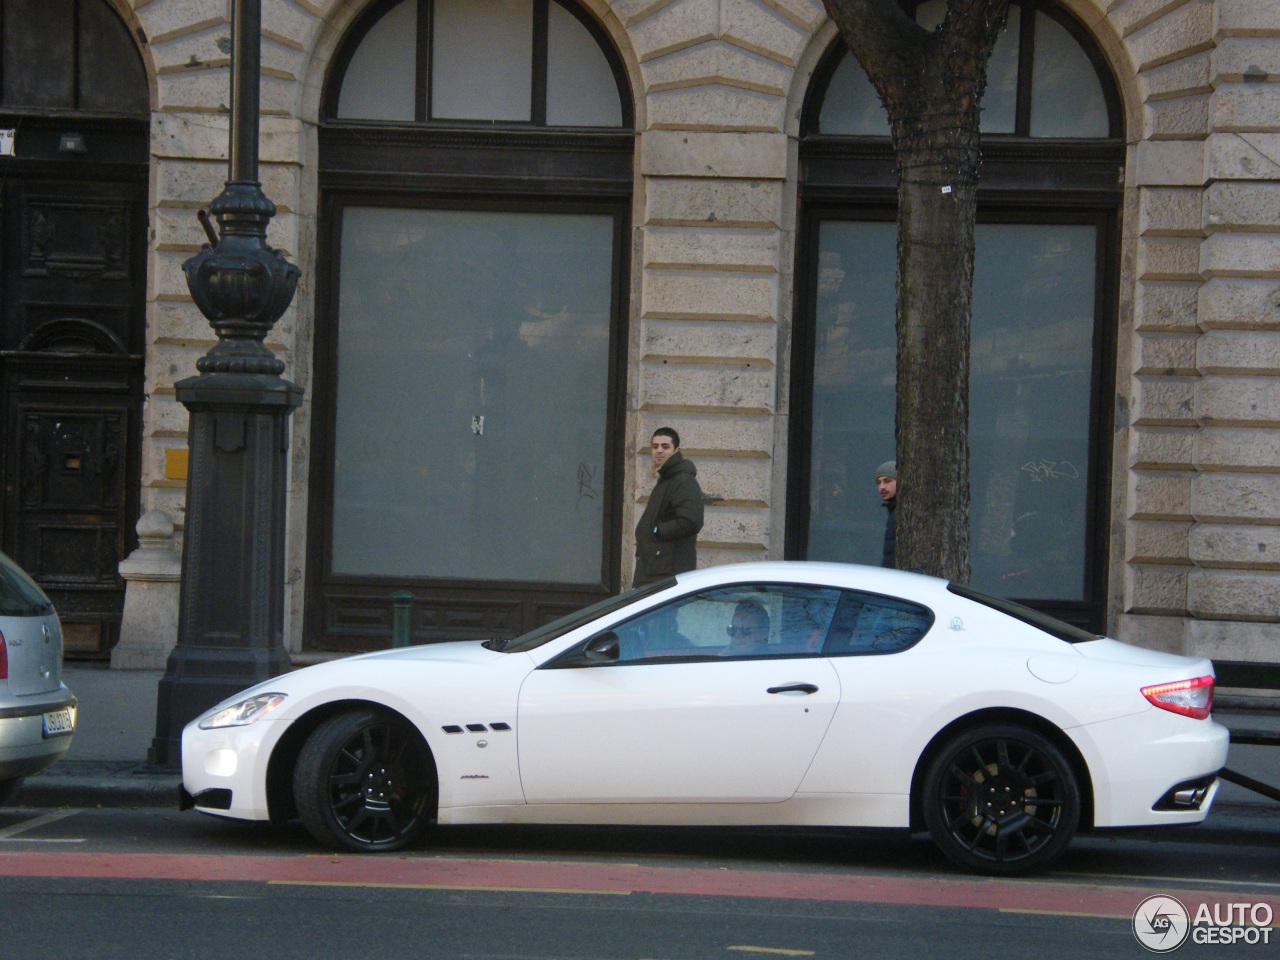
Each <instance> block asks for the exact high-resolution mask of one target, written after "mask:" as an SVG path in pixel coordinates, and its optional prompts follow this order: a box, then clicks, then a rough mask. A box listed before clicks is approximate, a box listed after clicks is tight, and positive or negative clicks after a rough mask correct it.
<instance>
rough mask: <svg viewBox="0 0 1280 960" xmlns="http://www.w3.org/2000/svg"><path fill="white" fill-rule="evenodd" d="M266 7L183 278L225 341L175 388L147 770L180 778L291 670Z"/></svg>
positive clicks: (246, 2) (286, 400) (234, 82)
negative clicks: (163, 606)
mask: <svg viewBox="0 0 1280 960" xmlns="http://www.w3.org/2000/svg"><path fill="white" fill-rule="evenodd" d="M261 33H262V7H261V0H235V3H234V5H233V8H232V51H231V87H232V96H231V144H230V171H229V173H230V175H229V178H228V180H227V183H226V186H225V188H224V189H223V191H222V193H221V194H220V195H219V196H218V197H217V198H216V199H215V200H214V201H213V203H212V204H211V205H210V211H211V213H212V215H213V219H215V220H216V221H217V224H218V230H217V231H214V230H213V228H212V227H211V226H210V225H209V223H208V220H207V218H202V219H203V220H204V223H205V228H206V231H207V232H209V235H210V240H211V241H212V242H211V243H208V244H205V245H204V246H203V247H202V249H201V250H200V252H199V253H198V254H196V255H195V256H194V257H192V258H191V259H190V260H188V261H187V262H186V263H185V264H183V269H184V270H185V271H186V275H187V285H188V287H189V288H190V290H191V296H192V299H193V300H194V301H195V303H196V306H197V307H199V308H200V312H201V313H203V314H204V316H205V317H206V318H208V320H209V322H210V324H212V326H213V329H214V332H215V333H217V335H218V342H217V344H216V345H215V346H214V347H213V348H212V349H211V350H210V351H209V352H208V353H207V354H205V355H204V356H203V357H201V358H200V359H199V360H198V361H197V362H196V369H197V370H198V371H199V375H198V376H195V377H190V378H188V379H186V380H182V381H180V382H179V383H178V384H177V385H176V391H177V397H178V400H179V401H180V402H181V403H182V404H183V405H184V406H185V407H186V408H187V410H188V411H189V412H190V427H189V433H188V444H189V448H190V470H189V473H188V478H187V519H186V532H185V537H184V542H183V550H182V595H181V601H180V607H179V622H178V642H177V646H176V647H175V648H174V650H173V652H172V653H171V654H170V656H169V661H168V665H167V669H166V671H165V675H164V677H163V678H162V679H161V680H160V688H159V693H158V698H157V705H156V736H155V739H154V741H153V742H152V747H151V756H150V758H149V759H150V761H151V763H153V764H155V765H157V766H163V767H169V768H176V767H178V766H180V764H181V738H182V728H183V727H184V726H185V725H186V724H187V723H188V722H190V721H191V720H192V719H194V718H195V717H196V716H198V715H199V714H201V713H202V712H204V711H205V710H207V709H208V708H209V707H211V706H213V705H214V704H216V703H218V702H220V701H221V700H224V699H226V698H228V697H230V696H232V695H234V694H235V693H237V692H238V691H240V690H242V689H244V688H245V687H248V686H250V685H252V684H254V683H257V682H259V681H261V680H266V679H268V678H269V677H272V676H276V675H277V674H280V673H284V672H285V671H287V670H288V669H289V667H290V662H289V655H288V653H287V652H286V650H285V648H284V637H283V624H284V533H285V523H284V520H285V498H286V481H287V476H288V452H289V417H290V415H291V414H292V413H293V411H294V409H296V408H297V406H298V404H299V403H301V401H302V388H301V387H299V386H298V385H297V384H294V383H291V382H289V381H288V380H285V379H284V378H283V377H281V376H280V375H281V374H282V373H283V372H284V363H283V362H281V361H280V360H279V359H278V358H277V357H276V356H275V355H274V354H272V352H271V350H270V349H269V348H268V347H267V346H266V345H265V344H264V342H263V341H264V340H265V339H266V336H267V334H268V333H269V332H270V331H271V328H272V327H273V326H274V325H275V323H276V321H277V320H279V319H280V317H281V315H282V314H283V313H284V311H285V310H286V309H287V308H288V306H289V303H290V302H291V301H292V300H293V295H294V291H295V290H296V288H297V284H298V278H299V276H300V271H299V270H298V268H297V267H296V266H294V265H293V264H291V263H289V262H288V261H287V260H286V259H285V258H284V256H283V255H282V254H281V253H280V252H279V251H278V250H275V249H273V248H272V247H270V246H268V244H267V225H268V223H269V222H270V220H271V218H272V217H273V216H275V212H276V209H275V205H274V204H273V203H272V202H271V201H270V200H269V199H267V197H266V195H265V194H263V192H262V185H261V184H260V183H259V182H258V117H259V105H258V98H259V91H260V87H261V77H260V55H261V42H262V41H261Z"/></svg>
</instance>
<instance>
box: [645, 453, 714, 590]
mask: <svg viewBox="0 0 1280 960" xmlns="http://www.w3.org/2000/svg"><path fill="white" fill-rule="evenodd" d="M701 529H702V488H701V487H700V486H698V468H697V467H695V466H694V465H693V462H692V461H691V460H686V459H685V458H684V454H682V453H675V454H673V455H672V456H671V457H670V458H669V459H668V460H667V462H666V463H664V464H663V465H662V468H661V469H660V470H658V482H657V484H656V485H655V486H654V488H653V493H651V494H649V504H648V506H646V507H645V508H644V513H643V514H642V515H641V517H640V522H639V523H638V524H637V525H636V575H635V579H634V580H633V581H632V586H636V587H638V586H640V584H642V583H652V582H653V581H655V580H661V579H662V578H664V577H669V576H671V575H672V574H676V573H684V572H685V571H686V570H692V569H693V568H694V567H696V566H697V565H698V550H697V546H698V531H699V530H701Z"/></svg>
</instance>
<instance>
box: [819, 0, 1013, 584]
mask: <svg viewBox="0 0 1280 960" xmlns="http://www.w3.org/2000/svg"><path fill="white" fill-rule="evenodd" d="M824 3H825V5H826V8H827V12H828V13H829V14H830V15H831V18H832V19H833V20H834V21H835V22H836V25H837V26H838V27H839V28H840V35H841V37H842V38H843V39H844V41H845V43H846V44H847V45H848V46H849V49H850V50H851V51H852V52H853V54H854V56H855V57H856V58H857V60H858V62H859V63H860V64H861V65H862V68H863V69H864V70H865V71H866V72H867V76H868V77H870V79H871V82H872V84H873V85H874V86H875V88H876V91H877V92H878V93H879V94H880V98H881V100H882V101H883V103H884V105H885V109H886V111H887V112H888V114H889V128H890V132H891V137H892V141H893V149H894V157H895V159H896V161H897V167H898V310H897V342H898V370H897V419H896V446H897V460H898V478H899V479H898V507H897V511H898V521H897V558H896V560H897V565H898V566H899V567H900V568H902V569H907V570H923V571H924V572H925V573H930V574H933V575H935V576H940V577H947V578H949V579H954V580H960V581H965V580H968V579H969V329H970V319H971V316H972V308H973V228H974V220H975V214H976V210H977V183H978V159H979V139H978V120H979V103H980V100H981V97H982V91H983V88H984V86H985V84H986V69H987V61H988V60H989V59H990V56H991V50H992V48H993V47H994V46H995V41H996V37H997V36H998V34H999V32H1000V29H1001V27H1002V26H1003V25H1004V18H1005V13H1006V11H1007V8H1008V0H947V14H946V18H945V20H944V21H943V24H942V26H941V27H939V29H938V30H936V31H934V32H932V33H931V32H929V31H926V30H924V29H923V28H922V27H919V26H918V25H916V23H915V22H914V21H912V20H911V19H910V18H909V17H907V15H906V14H905V13H904V12H903V11H902V8H901V7H900V6H898V4H897V2H896V0H824Z"/></svg>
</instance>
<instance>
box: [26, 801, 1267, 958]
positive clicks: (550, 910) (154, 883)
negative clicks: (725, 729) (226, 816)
mask: <svg viewBox="0 0 1280 960" xmlns="http://www.w3.org/2000/svg"><path fill="white" fill-rule="evenodd" d="M1173 834H1176V835H1173ZM1234 839H1235V842H1222V836H1221V835H1217V837H1216V839H1215V842H1212V843H1209V842H1204V841H1203V840H1202V839H1198V836H1197V834H1196V833H1195V831H1194V829H1193V830H1190V831H1180V832H1166V833H1164V834H1162V835H1159V836H1153V835H1140V834H1134V835H1123V836H1117V837H1089V838H1082V839H1080V840H1078V841H1077V842H1076V843H1075V844H1074V845H1073V847H1072V849H1071V850H1070V851H1069V852H1068V854H1067V856H1066V857H1065V858H1064V859H1063V861H1062V862H1061V864H1060V868H1059V869H1056V870H1055V871H1053V873H1052V874H1050V875H1048V876H1045V877H1040V878H1034V879H1029V880H1015V881H1000V880H989V879H982V878H976V877H972V876H970V875H967V874H963V873H960V872H958V871H956V870H953V869H952V868H950V867H949V866H948V865H946V864H945V863H943V862H942V861H941V860H940V858H939V856H938V855H937V853H936V852H935V851H934V850H933V848H932V846H931V845H930V844H929V843H928V842H927V841H925V840H923V839H921V838H912V837H907V836H904V835H902V834H900V833H895V832H876V831H834V830H771V831H745V830H740V831H735V830H699V831H695V830H665V829H639V828H636V829H615V828H608V829H604V828H599V829H590V830H583V829H580V828H541V827H538V828H527V827H526V828H512V827H466V828H449V829H443V830H438V831H436V833H435V836H434V837H433V841H432V844H431V845H430V846H429V847H428V848H426V849H424V850H421V851H413V852H410V853H406V854H399V855H388V856H348V855H336V854H329V853H326V852H324V851H322V850H320V848H318V847H316V846H314V845H313V844H312V843H311V842H310V841H309V840H308V839H307V838H306V836H305V835H304V834H302V833H301V831H298V830H287V831H283V832H280V831H273V830H271V829H269V828H265V827H262V826H259V825H242V824H236V823H227V822H223V821H218V820H214V819H211V818H208V817H203V816H200V815H198V814H194V813H185V814H179V813H177V812H171V811H163V810H121V809H114V810H75V809H65V810H55V811H50V810H36V809H29V810H21V809H16V810H6V811H0V904H3V905H4V914H5V915H6V916H21V917H23V918H24V922H23V924H22V925H21V929H20V930H17V929H15V928H13V927H11V926H10V925H9V924H5V927H6V930H5V932H4V934H2V935H0V936H2V937H3V945H4V949H3V951H0V954H3V955H4V956H6V957H8V956H12V957H15V958H16V957H21V958H23V960H37V958H40V957H44V956H48V957H51V958H52V957H57V958H59V960H63V958H66V957H68V956H76V955H82V954H84V953H86V952H89V951H92V954H93V956H94V957H95V960H111V958H114V957H119V958H122V960H123V958H128V960H137V958H138V957H147V958H150V957H174V958H177V957H201V958H202V957H218V958H224V957H226V956H228V955H233V954H236V953H244V952H246V951H248V950H252V952H253V953H255V954H259V955H267V956H272V957H273V960H279V958H287V957H293V956H298V957H303V956H306V957H307V958H308V960H324V958H328V957H333V958H340V960H358V958H363V957H370V958H373V957H378V958H388V957H390V958H396V957H406V958H408V957H414V958H418V957H422V958H430V957H442V958H459V960H469V958H473V957H477V958H478V957H486V958H492V960H612V958H618V960H661V958H670V960H685V958H688V960H695V958H697V960H701V958H707V957H725V958H733V957H751V956H756V957H770V956H772V957H778V956H813V957H831V958H842V960H843V958H848V960H853V958H855V957H861V956H866V955H870V956H875V957H877V958H879V957H886V958H894V957H902V958H904V960H919V958H920V957H921V956H934V955H945V956H946V957H948V958H953V957H955V958H963V957H974V958H979V957H981V958H982V960H989V958H990V957H991V956H992V955H993V954H995V955H998V956H1000V957H1002V958H1006V957H1015V958H1016V957H1035V958H1037V960H1039V958H1042V957H1047V956H1052V957H1054V958H1055V960H1058V958H1070V957H1081V958H1092V957H1108V958H1111V957H1124V956H1134V957H1136V956H1142V955H1144V953H1143V951H1142V949H1141V948H1140V947H1139V946H1138V944H1137V942H1136V940H1135V939H1134V937H1133V933H1132V926H1131V924H1132V916H1133V911H1134V909H1135V907H1137V905H1138V904H1139V903H1140V902H1141V901H1142V900H1143V899H1145V898H1146V897H1148V896H1151V895H1152V894H1156V893H1159V894H1165V895H1172V896H1176V897H1178V898H1179V899H1180V900H1181V901H1182V902H1183V903H1184V904H1186V906H1187V907H1188V908H1189V909H1191V910H1192V911H1195V910H1196V909H1197V908H1198V907H1199V905H1200V904H1202V903H1203V904H1206V905H1207V906H1208V907H1209V908H1210V909H1213V908H1214V906H1215V905H1217V906H1219V907H1220V906H1221V905H1223V904H1227V903H1233V902H1248V903H1257V902H1266V903H1268V904H1269V905H1270V906H1271V907H1272V909H1273V910H1274V911H1275V913H1276V914H1277V915H1278V916H1280V847H1277V845H1276V844H1274V843H1273V842H1266V841H1267V840H1268V839H1274V838H1273V837H1271V838H1267V837H1256V836H1255V837H1250V836H1248V835H1246V834H1240V835H1238V836H1236V837H1235V838H1234ZM1260 841H1262V842H1260ZM72 897H74V898H75V899H74V909H71V908H70V905H71V904H72V901H71V900H69V899H68V898H72ZM11 911H16V912H11ZM50 931H52V935H51V936H48V937H46V934H47V933H49V932H50ZM1277 943H1280V938H1278V939H1277ZM144 947H145V949H144ZM1212 949H1216V950H1218V951H1219V954H1218V955H1219V956H1221V951H1222V950H1223V949H1230V950H1235V951H1241V950H1245V949H1246V947H1245V945H1237V946H1236V947H1232V948H1224V947H1220V946H1219V947H1216V948H1214V947H1209V946H1197V945H1194V944H1190V943H1189V944H1187V946H1186V947H1185V948H1183V949H1182V950H1180V951H1179V954H1178V955H1179V956H1183V955H1207V953H1206V951H1209V950H1212ZM1257 949H1258V950H1262V951H1263V952H1264V953H1269V952H1271V950H1273V949H1274V947H1263V946H1259V947H1258V948H1257ZM1258 955H1263V954H1258ZM1273 955H1274V954H1273Z"/></svg>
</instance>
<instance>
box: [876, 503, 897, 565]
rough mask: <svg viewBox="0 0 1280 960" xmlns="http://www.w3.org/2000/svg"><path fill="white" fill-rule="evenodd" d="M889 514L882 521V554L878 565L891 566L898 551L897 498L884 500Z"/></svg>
mask: <svg viewBox="0 0 1280 960" xmlns="http://www.w3.org/2000/svg"><path fill="white" fill-rule="evenodd" d="M884 508H885V509H886V510H888V511H889V516H888V517H887V518H886V519H885V521H884V555H883V556H881V558H880V566H882V567H893V566H896V564H895V563H894V560H895V555H896V554H897V552H898V498H897V497H890V498H889V499H888V500H886V501H885V502H884Z"/></svg>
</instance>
